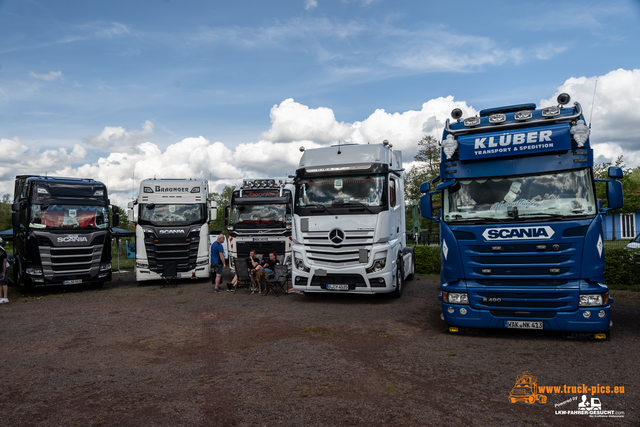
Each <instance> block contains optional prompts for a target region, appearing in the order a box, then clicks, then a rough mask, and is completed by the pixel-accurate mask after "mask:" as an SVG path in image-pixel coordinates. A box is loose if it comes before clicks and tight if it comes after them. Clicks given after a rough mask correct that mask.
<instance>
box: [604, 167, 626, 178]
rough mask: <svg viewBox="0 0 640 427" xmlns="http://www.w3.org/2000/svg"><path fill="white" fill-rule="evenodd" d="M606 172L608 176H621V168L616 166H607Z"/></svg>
mask: <svg viewBox="0 0 640 427" xmlns="http://www.w3.org/2000/svg"><path fill="white" fill-rule="evenodd" d="M607 172H608V174H609V178H613V179H622V176H623V173H622V168H620V167H618V166H609V169H608V171H607Z"/></svg>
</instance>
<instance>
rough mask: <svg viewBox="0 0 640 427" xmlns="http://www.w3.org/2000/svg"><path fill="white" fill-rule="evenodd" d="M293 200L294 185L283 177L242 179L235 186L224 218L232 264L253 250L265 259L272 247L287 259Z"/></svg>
mask: <svg viewBox="0 0 640 427" xmlns="http://www.w3.org/2000/svg"><path fill="white" fill-rule="evenodd" d="M292 203H293V185H291V183H287V182H283V181H282V180H275V179H245V180H244V181H243V182H242V184H240V185H238V186H237V187H236V189H235V190H234V191H233V194H232V195H231V204H230V205H229V206H227V207H226V208H225V211H224V220H223V223H224V226H225V227H227V230H228V231H229V260H230V262H229V263H230V265H231V267H232V268H234V269H235V260H236V259H237V258H238V257H240V258H249V252H250V251H252V250H253V251H256V254H258V255H259V256H262V257H263V258H265V259H266V258H268V255H267V254H268V253H270V252H274V251H275V252H276V253H277V254H278V258H280V260H281V262H283V263H284V264H288V263H290V260H291V221H292V212H293V206H292Z"/></svg>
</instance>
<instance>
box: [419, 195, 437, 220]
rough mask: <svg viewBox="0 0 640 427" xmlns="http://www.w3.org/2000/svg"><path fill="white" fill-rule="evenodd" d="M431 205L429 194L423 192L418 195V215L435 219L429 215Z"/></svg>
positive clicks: (431, 208)
mask: <svg viewBox="0 0 640 427" xmlns="http://www.w3.org/2000/svg"><path fill="white" fill-rule="evenodd" d="M432 211H433V206H432V205H431V194H429V193H425V194H423V195H422V196H420V217H421V218H427V219H436V218H434V217H432V216H431V213H432Z"/></svg>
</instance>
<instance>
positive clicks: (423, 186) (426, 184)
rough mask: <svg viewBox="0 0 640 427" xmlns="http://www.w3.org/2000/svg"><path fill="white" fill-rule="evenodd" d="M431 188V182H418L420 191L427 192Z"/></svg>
mask: <svg viewBox="0 0 640 427" xmlns="http://www.w3.org/2000/svg"><path fill="white" fill-rule="evenodd" d="M430 190H431V184H430V183H429V182H423V183H422V184H420V192H421V193H428V192H429V191H430Z"/></svg>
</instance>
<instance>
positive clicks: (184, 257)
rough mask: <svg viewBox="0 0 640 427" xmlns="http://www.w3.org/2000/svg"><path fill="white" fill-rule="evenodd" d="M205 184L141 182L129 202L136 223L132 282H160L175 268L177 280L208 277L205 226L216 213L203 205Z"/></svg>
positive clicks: (185, 180) (130, 212)
mask: <svg viewBox="0 0 640 427" xmlns="http://www.w3.org/2000/svg"><path fill="white" fill-rule="evenodd" d="M207 195H208V187H207V181H203V180H201V179H156V178H153V179H145V180H143V181H142V182H141V183H140V193H139V195H138V199H137V200H135V201H133V202H129V205H128V208H129V211H128V218H129V221H131V222H133V221H134V209H135V208H136V206H137V211H138V215H137V224H136V264H135V270H136V280H137V281H139V282H141V281H146V280H158V279H161V278H162V274H163V272H164V271H165V268H167V266H168V265H170V264H173V263H175V264H176V267H177V277H178V278H179V279H180V278H192V279H195V278H208V277H209V276H210V271H209V262H210V261H209V224H208V219H210V220H213V219H215V209H210V207H209V202H208V200H207Z"/></svg>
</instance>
